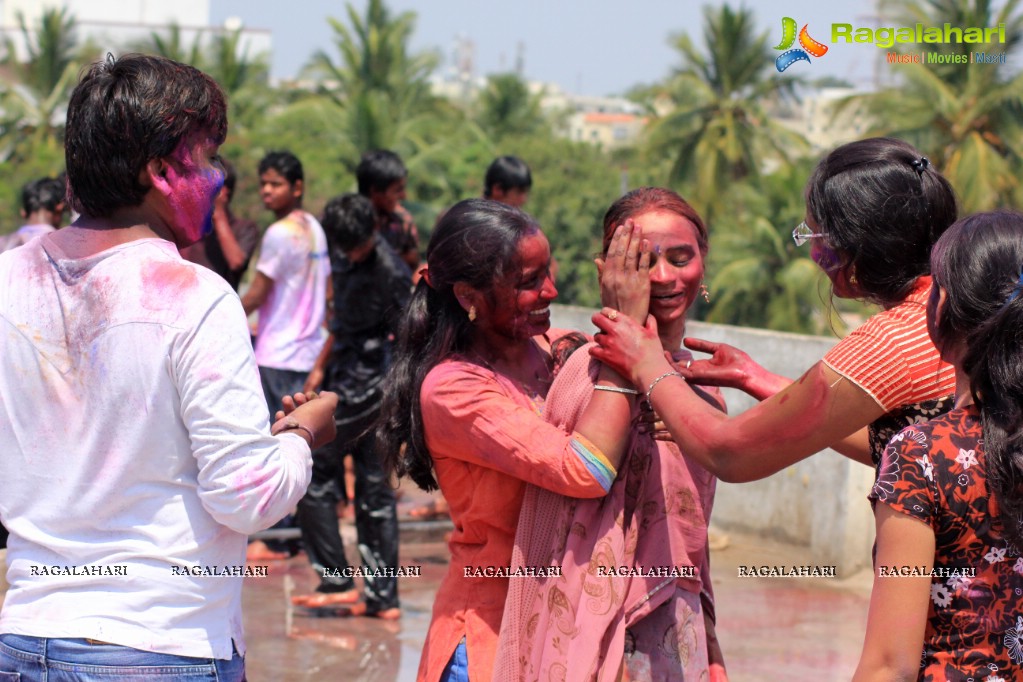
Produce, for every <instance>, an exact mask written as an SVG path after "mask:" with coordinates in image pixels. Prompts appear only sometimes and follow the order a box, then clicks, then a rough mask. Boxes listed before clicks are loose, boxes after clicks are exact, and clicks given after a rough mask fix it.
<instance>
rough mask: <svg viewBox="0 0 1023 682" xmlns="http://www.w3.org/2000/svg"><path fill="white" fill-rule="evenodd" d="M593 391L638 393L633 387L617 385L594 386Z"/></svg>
mask: <svg viewBox="0 0 1023 682" xmlns="http://www.w3.org/2000/svg"><path fill="white" fill-rule="evenodd" d="M593 390H594V391H609V392H610V393H627V394H629V395H639V391H637V390H636V389H634V388H619V387H618V386H594V387H593Z"/></svg>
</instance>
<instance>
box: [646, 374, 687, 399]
mask: <svg viewBox="0 0 1023 682" xmlns="http://www.w3.org/2000/svg"><path fill="white" fill-rule="evenodd" d="M668 377H678V378H679V379H682V380H683V381H685V379H686V378H685V377H684V376H682V375H681V374H680V373H678V372H676V371H675V370H671V371H670V372H665V373H664V374H662V375H661V376H659V377H657V378H656V379H654V380H653V381H651V382H650V388H648V389H647V390H646V401H647V402H648V403H649V402H650V394H651V393H652V392H653V390H654V386H656V385H657V384H659V383H660V382H661V379H667V378H668Z"/></svg>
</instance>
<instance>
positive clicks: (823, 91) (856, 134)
mask: <svg viewBox="0 0 1023 682" xmlns="http://www.w3.org/2000/svg"><path fill="white" fill-rule="evenodd" d="M862 94H863V91H861V90H856V89H854V88H841V87H827V88H820V89H817V90H809V91H806V92H802V93H800V100H799V102H798V104H795V105H791V104H790V105H787V106H785V107H784V108H778V109H777V110H775V111H772V112H771V113H772V115H773V116H774V117H775V118H776V119H777V120H778V121H779V122H781V123H782V124H783V125H785V126H787V127H788V128H790V129H792V130H794V131H796V132H798V133H800V134H802V135H803V136H804V137H805V138H806V139H807V141H808V142H809V143H810V147H811V150H812V155H814V156H817V155H820V154H822V153H824V152H827V151H830V150H832V149H834V148H835V147H837V146H839V145H842V144H845V143H846V142H852V141H853V140H858V139H860V138H862V137H863V136H864V135H865V134H866V133H867V131H868V130H869V129H870V123H871V121H870V118H869V116H868V115H867V114H866V112H865V110H864V108H863V104H862V102H859V101H856V100H851V101H848V100H850V98H852V97H854V96H856V95H862Z"/></svg>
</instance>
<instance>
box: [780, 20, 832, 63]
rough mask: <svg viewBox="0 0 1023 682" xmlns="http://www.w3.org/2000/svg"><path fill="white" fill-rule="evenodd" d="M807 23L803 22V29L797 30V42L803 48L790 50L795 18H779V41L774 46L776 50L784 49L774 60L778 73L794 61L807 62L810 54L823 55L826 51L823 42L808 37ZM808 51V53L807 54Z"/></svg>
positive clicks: (792, 41) (826, 47) (826, 48)
mask: <svg viewBox="0 0 1023 682" xmlns="http://www.w3.org/2000/svg"><path fill="white" fill-rule="evenodd" d="M808 25H809V24H803V30H802V31H800V32H799V44H800V45H801V46H802V48H803V49H799V48H798V47H797V48H796V49H794V50H790V49H789V48H790V47H792V44H793V43H794V42H796V20H795V19H793V18H792V17H783V18H782V20H781V42H780V43H778V44H777V45H775V46H774V49H776V50H785V52H782V53H781V54H780V55H778V58H777V59H775V60H774V65H775V66H776V67H778V71H779V73H780V72H782V71H784V70H785V69H787V68H789V67H790V66H792V65H793V64H795V63H796V62H809V61H810V55H811V54H812V55H813V56H814V57H818V58H819V57H823V56H824V55H825V54H826V53H827V51H828V46H827V45H825V44H824V43H819V42H817V41H816V40H814V39H813V38H811V37H810V34H809V33H807V32H806V27H807V26H808ZM807 53H809V54H807Z"/></svg>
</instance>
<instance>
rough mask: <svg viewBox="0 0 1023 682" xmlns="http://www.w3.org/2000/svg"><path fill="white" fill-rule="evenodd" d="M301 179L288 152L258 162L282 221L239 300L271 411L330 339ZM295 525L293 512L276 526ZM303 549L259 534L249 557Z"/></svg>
mask: <svg viewBox="0 0 1023 682" xmlns="http://www.w3.org/2000/svg"><path fill="white" fill-rule="evenodd" d="M303 184H304V174H303V172H302V162H301V161H299V160H298V158H297V157H296V156H295V155H294V154H292V153H291V152H288V151H277V152H270V153H268V154H267V155H266V156H264V157H263V160H262V161H260V162H259V194H260V197H261V198H262V199H263V206H265V207H266V208H268V209H270V210H271V211H273V214H274V216H275V217H276V218H277V221H276V222H275V223H273V224H272V225H270V227H268V228H267V229H266V232H265V233H264V234H263V242H262V245H261V247H260V250H259V251H260V252H259V260H258V261H257V263H256V275H255V277H254V278H253V280H252V284H251V285H249V288H248V291H246V292H245V295H244V296H242V306H243V307H244V308H245V313H246V314H250V313H251V312H252V311H254V310H258V311H259V322H258V324H257V327H256V364H257V365H258V366H259V379H260V382H261V383H262V384H263V394H264V395H265V396H266V403H267V407H268V408H269V409H270V414H274V413H275V412H277V410H280V409H281V399H282V397H283V396H285V395H291V394H293V393H297V392H301V391H302V387H303V385H304V384H305V380H306V377H307V376H308V375H309V371H310V370H311V369H312V368H313V366H314V365H315V364H316V358H317V356H318V355H319V353H320V349H321V348H323V343H324V341H325V340H326V338H327V330H326V328H325V326H324V317H325V315H326V307H327V287H328V286H329V283H328V280H329V279H330V259H329V258H328V256H327V238H326V236H325V235H324V233H323V228H322V227H320V223H319V222H318V221H317V220H316V218H314V217H313V216H312V215H310V214H309V213H307V212H305V211H303V210H302V194H303V191H304V187H303ZM294 525H295V522H294V519H293V517H292V516H291V515H289V516H287V517H286V518H284V519H282V520H281V521H280V522H279V523H278V524H277V525H275V526H274V528H293V527H294ZM298 549H299V546H298V543H297V541H295V540H288V541H285V542H282V541H279V540H274V541H267V542H266V543H264V542H263V541H261V540H256V541H253V542H251V543H250V544H249V548H248V553H247V555H246V556H247V557H248V559H249V560H250V561H255V560H268V559H286V558H287V557H288V555H294V554H296V553H297V552H298Z"/></svg>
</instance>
